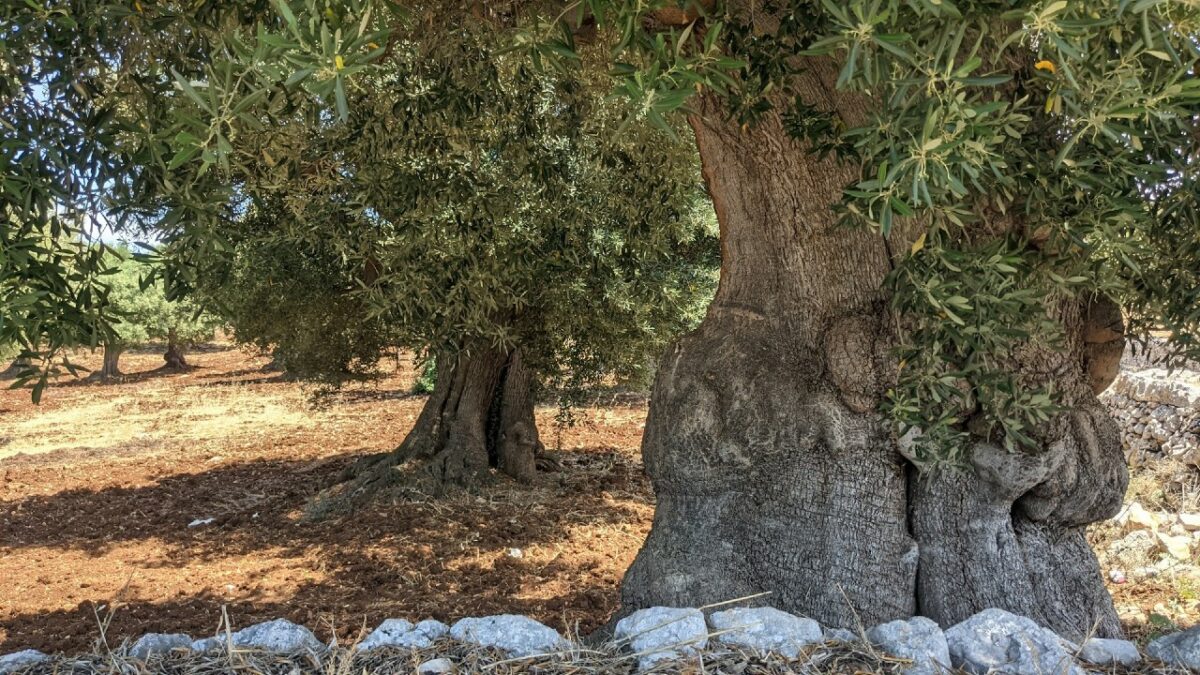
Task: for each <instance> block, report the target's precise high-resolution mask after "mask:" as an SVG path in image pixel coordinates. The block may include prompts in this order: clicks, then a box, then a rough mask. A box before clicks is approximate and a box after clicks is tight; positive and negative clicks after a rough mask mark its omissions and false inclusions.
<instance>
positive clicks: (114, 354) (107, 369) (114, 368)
mask: <svg viewBox="0 0 1200 675" xmlns="http://www.w3.org/2000/svg"><path fill="white" fill-rule="evenodd" d="M124 351H125V348H124V347H121V346H118V345H104V362H103V364H102V365H101V366H100V371H99V372H98V373H96V375H97V376H98V377H99V378H100V379H102V380H107V379H111V378H114V377H120V376H121V368H120V367H119V364H120V360H121V353H122V352H124Z"/></svg>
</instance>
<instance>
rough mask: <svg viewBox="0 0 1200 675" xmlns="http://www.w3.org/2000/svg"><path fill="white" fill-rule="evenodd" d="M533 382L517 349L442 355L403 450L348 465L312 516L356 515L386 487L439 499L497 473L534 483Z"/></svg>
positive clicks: (537, 442)
mask: <svg viewBox="0 0 1200 675" xmlns="http://www.w3.org/2000/svg"><path fill="white" fill-rule="evenodd" d="M535 384H536V383H535V381H534V378H533V376H532V373H531V372H530V371H529V369H528V368H527V367H526V365H525V362H524V359H523V358H522V355H521V352H520V350H519V349H518V350H511V351H508V350H500V349H495V348H492V347H476V348H474V349H470V350H465V351H463V352H461V353H459V354H453V355H441V356H439V357H438V359H437V384H436V385H435V387H434V390H433V393H431V394H430V395H429V398H428V400H427V401H426V402H425V406H424V407H423V408H422V409H421V414H420V415H419V416H418V417H417V421H416V423H415V424H414V425H413V428H412V430H411V431H410V432H409V433H408V436H406V437H405V439H404V441H403V443H401V444H400V447H398V448H397V449H396V450H394V451H393V452H390V453H386V454H384V455H380V456H376V457H373V458H369V459H368V461H365V462H361V463H359V464H357V465H355V466H353V467H351V468H350V469H349V470H348V471H347V472H346V473H345V474H344V475H343V476H342V477H341V482H340V483H339V484H338V485H336V486H334V487H333V488H331V489H330V490H326V491H325V492H324V493H322V494H321V495H320V496H318V498H317V499H316V500H315V501H314V503H313V505H312V507H311V508H310V515H312V516H316V517H320V516H322V515H324V514H325V513H328V512H333V511H341V510H348V509H352V508H354V507H355V506H356V505H358V504H360V503H361V502H362V501H364V500H365V499H366V498H367V497H369V496H371V495H372V494H373V493H375V492H376V491H378V490H380V489H382V488H388V487H394V488H403V489H411V490H414V491H418V492H421V493H425V494H434V495H437V494H441V493H443V492H445V491H446V490H447V489H449V488H454V487H469V486H473V485H478V484H480V483H483V482H485V481H486V480H487V479H488V477H489V476H490V473H491V470H492V469H495V470H497V471H499V472H500V473H503V474H505V475H507V476H509V477H511V478H513V479H516V480H517V481H520V482H529V481H532V480H533V478H534V476H535V466H536V464H535V462H536V455H537V452H538V451H539V450H540V449H541V448H542V445H541V442H540V440H539V438H538V432H537V425H536V424H535V422H534V387H535Z"/></svg>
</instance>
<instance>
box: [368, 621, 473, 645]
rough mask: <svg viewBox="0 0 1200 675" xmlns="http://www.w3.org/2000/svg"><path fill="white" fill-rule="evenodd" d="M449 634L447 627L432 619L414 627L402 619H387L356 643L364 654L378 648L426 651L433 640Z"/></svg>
mask: <svg viewBox="0 0 1200 675" xmlns="http://www.w3.org/2000/svg"><path fill="white" fill-rule="evenodd" d="M449 632H450V627H449V626H447V625H446V624H444V623H442V622H441V621H435V620H433V619H426V620H424V621H422V622H420V623H418V624H417V625H415V626H414V625H412V623H411V622H408V621H405V620H404V619H387V620H386V621H384V622H383V623H381V624H379V627H378V628H376V629H375V630H373V631H371V634H370V635H368V636H367V637H365V638H363V641H362V642H360V643H358V650H359V651H364V652H365V651H367V650H370V649H378V648H379V647H395V648H398V649H428V648H429V647H431V646H433V642H434V640H437V639H438V638H441V637H444V636H445V635H446V634H447V633H449Z"/></svg>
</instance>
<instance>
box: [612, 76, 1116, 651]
mask: <svg viewBox="0 0 1200 675" xmlns="http://www.w3.org/2000/svg"><path fill="white" fill-rule="evenodd" d="M826 75H828V74H826ZM809 77H810V78H811V80H812V81H811V82H810V83H809V84H810V90H811V91H812V92H814V94H813V95H812V99H811V100H810V101H809V102H810V104H812V105H816V106H818V107H819V108H820V109H822V110H825V111H827V112H829V113H831V114H837V115H840V116H841V117H842V118H843V119H845V120H846V121H847V122H848V123H851V124H856V123H858V122H859V121H861V120H862V119H863V111H862V108H861V106H860V105H858V104H857V102H856V101H854V100H852V99H850V98H848V97H846V96H845V95H843V94H840V93H834V87H833V86H831V81H827V80H829V78H828V77H822V76H821V75H817V74H810V75H809ZM692 126H693V129H694V131H695V134H696V140H697V143H698V146H699V149H700V155H701V158H702V160H703V168H704V176H705V180H706V182H707V185H708V188H709V191H710V193H711V196H712V199H713V203H714V206H715V208H716V211H717V216H718V220H719V222H720V226H721V239H722V254H723V258H722V268H721V280H720V287H719V290H718V292H717V295H716V297H715V299H714V301H713V303H712V305H711V307H710V308H709V310H708V313H707V316H706V317H705V319H704V321H703V322H702V323H701V324H700V326H699V328H697V329H696V330H695V331H694V332H693V333H691V334H689V335H687V336H685V337H683V338H682V339H680V340H679V341H678V342H677V343H676V344H675V345H674V346H673V347H672V348H671V349H669V350H668V353H667V354H666V355H665V356H664V358H663V360H662V363H661V366H660V368H659V370H658V375H657V379H656V382H655V385H654V394H653V397H652V400H651V405H650V412H649V417H648V419H647V421H646V429H645V436H644V438H643V446H642V453H643V458H644V461H645V466H646V471H647V473H648V474H649V475H650V477H651V479H652V481H653V485H654V489H655V492H656V495H657V500H658V505H657V510H656V512H655V517H654V525H653V528H652V530H651V532H650V535H649V537H648V539H647V541H646V543H645V545H644V547H643V549H642V550H641V552H640V553H639V555H638V556H637V559H636V560H635V561H634V563H633V565H632V567H631V568H630V569H629V571H628V573H627V575H626V577H625V581H624V584H623V587H622V599H623V603H624V611H626V612H628V611H632V610H634V609H637V608H640V607H647V606H655V605H666V606H682V607H695V606H701V605H706V604H709V603H713V602H718V601H723V600H729V599H734V598H740V597H744V596H748V595H752V594H756V593H764V592H765V593H769V594H770V595H769V596H766V597H764V598H763V599H760V600H758V601H756V602H758V603H762V604H770V605H774V606H776V607H779V608H782V609H784V610H788V611H792V612H796V613H798V614H802V615H806V616H810V617H812V618H815V619H817V620H819V621H821V622H822V623H824V624H827V625H832V626H842V627H848V628H854V627H856V624H857V622H858V621H860V620H861V622H862V623H864V624H866V625H867V626H870V625H873V624H877V623H880V622H884V621H889V620H892V619H897V618H905V617H909V616H913V615H917V614H920V615H925V616H928V617H930V618H933V619H934V620H936V621H938V622H939V623H941V624H942V625H943V626H948V625H951V624H954V623H956V622H958V621H961V620H963V619H965V618H967V617H968V616H970V615H971V614H973V613H975V612H977V611H979V610H982V609H984V608H988V607H1001V608H1005V609H1008V610H1010V611H1014V612H1017V613H1020V614H1024V615H1026V616H1029V617H1032V618H1034V619H1035V620H1037V621H1039V622H1041V623H1042V624H1043V625H1046V626H1048V627H1051V628H1053V629H1054V630H1056V631H1058V632H1059V633H1061V634H1062V635H1065V636H1069V637H1073V638H1080V637H1083V636H1084V635H1085V634H1089V633H1090V632H1091V631H1092V629H1093V628H1095V629H1096V634H1097V635H1101V636H1111V635H1117V634H1118V633H1119V632H1120V626H1119V624H1118V622H1117V618H1116V615H1115V612H1114V610H1113V606H1112V602H1111V600H1110V598H1109V596H1108V594H1107V592H1106V590H1105V588H1104V585H1103V582H1102V579H1101V575H1100V571H1099V567H1098V565H1097V562H1096V558H1095V556H1094V555H1093V553H1092V551H1091V550H1090V549H1089V547H1088V545H1087V542H1086V540H1085V538H1084V528H1085V527H1086V526H1087V525H1088V523H1091V522H1094V521H1096V520H1099V519H1102V518H1106V517H1110V516H1111V515H1113V514H1114V513H1115V512H1116V510H1117V509H1118V508H1119V505H1120V503H1121V498H1122V495H1123V493H1124V489H1125V484H1126V481H1127V475H1126V471H1125V466H1124V461H1123V456H1122V453H1121V449H1120V444H1119V440H1118V434H1117V429H1116V427H1115V425H1114V423H1113V422H1112V421H1111V420H1110V419H1109V417H1108V416H1107V415H1106V413H1105V411H1104V409H1103V408H1102V407H1101V405H1100V404H1099V402H1098V401H1097V399H1096V397H1095V393H1094V392H1095V391H1097V389H1096V388H1097V387H1099V388H1103V386H1104V385H1106V384H1107V381H1105V380H1106V378H1107V379H1108V380H1111V375H1110V374H1108V373H1107V371H1111V370H1112V359H1111V358H1110V357H1111V354H1112V353H1113V351H1114V349H1115V351H1116V353H1117V354H1118V358H1119V351H1120V330H1119V315H1118V316H1117V319H1116V324H1117V325H1116V327H1115V329H1113V325H1112V324H1113V321H1112V315H1113V312H1111V311H1108V312H1107V313H1105V312H1103V311H1097V312H1092V313H1089V312H1088V311H1087V308H1085V307H1076V306H1065V307H1064V308H1063V310H1062V312H1060V314H1061V316H1060V318H1061V319H1062V320H1063V321H1064V323H1065V324H1066V325H1067V326H1068V330H1069V332H1070V335H1069V337H1068V340H1067V345H1066V348H1065V349H1064V350H1063V351H1056V352H1050V351H1044V352H1043V351H1037V350H1033V349H1030V350H1028V353H1022V354H1015V355H1013V367H1014V369H1015V370H1017V371H1019V372H1021V373H1028V374H1030V375H1031V376H1033V375H1034V374H1037V375H1038V376H1043V375H1045V376H1049V377H1053V378H1054V380H1055V384H1056V388H1057V390H1059V391H1061V392H1063V393H1064V400H1065V401H1066V403H1067V404H1068V405H1069V406H1070V410H1069V411H1068V412H1067V413H1066V414H1065V415H1063V416H1062V417H1061V418H1060V419H1059V420H1056V421H1055V422H1054V423H1053V424H1052V425H1049V428H1047V429H1045V430H1043V435H1044V437H1045V438H1046V439H1047V442H1046V444H1045V447H1044V449H1043V451H1042V452H1041V453H1040V454H1037V455H1036V456H1024V455H1022V456H1017V455H1014V454H1011V453H1008V452H1005V451H1004V450H1002V449H1001V448H999V447H997V446H995V445H994V444H992V443H989V442H988V441H986V440H983V439H979V440H978V441H977V442H976V443H975V444H974V446H973V449H972V451H971V453H970V457H969V461H968V466H967V467H966V468H964V469H962V470H955V471H951V470H945V471H940V472H936V473H926V474H921V473H918V472H917V471H916V470H915V468H914V466H913V465H912V464H910V463H909V462H908V461H907V460H906V458H905V456H904V454H903V452H902V448H901V446H900V444H899V443H898V441H897V440H896V439H895V438H894V435H893V434H892V432H891V428H890V425H889V424H888V423H887V422H886V421H885V420H884V419H883V418H882V417H881V415H880V414H879V413H878V412H876V410H877V407H878V405H879V402H880V398H881V396H882V395H883V394H884V392H885V391H886V389H887V387H888V386H889V385H890V383H892V382H893V381H894V378H895V373H896V364H895V362H894V358H893V357H892V356H891V347H892V345H893V344H894V342H893V340H892V334H891V329H890V327H891V326H892V325H893V318H892V317H891V316H890V315H889V312H888V302H887V301H888V299H887V297H886V295H885V292H884V290H883V289H882V282H883V280H884V277H885V275H886V274H887V273H888V271H889V269H890V265H891V262H890V261H891V253H890V251H889V248H890V249H891V250H906V249H897V246H898V245H899V246H903V245H904V242H902V241H894V242H891V245H890V246H889V242H886V241H885V240H884V239H883V238H882V237H881V236H880V235H879V234H878V233H877V232H871V231H867V230H865V229H857V230H855V229H846V228H842V227H839V226H838V225H837V223H836V216H835V215H834V212H833V209H832V207H833V206H834V205H835V204H836V203H837V202H838V201H839V199H840V198H841V192H842V189H843V188H844V187H845V186H847V185H848V184H850V183H851V182H853V181H854V180H855V179H856V178H857V169H856V167H853V166H850V165H847V164H845V163H841V162H839V161H837V160H835V159H825V160H818V159H817V158H815V157H814V156H813V155H811V154H809V153H807V152H806V151H805V149H804V148H803V147H800V146H799V145H798V144H797V143H796V142H794V141H793V140H791V139H790V138H789V137H788V135H787V134H786V132H785V131H784V129H783V126H782V124H781V123H780V120H779V119H777V118H775V119H767V120H765V121H764V122H763V123H761V124H760V125H758V126H757V127H755V128H752V129H749V130H743V129H741V128H739V127H738V126H737V125H736V124H735V123H733V122H726V121H724V117H723V116H722V114H721V111H720V110H719V109H718V106H712V107H711V108H710V109H709V110H707V111H705V109H704V108H703V107H702V108H701V112H700V113H698V114H697V115H696V116H694V117H693V119H692ZM1097 306H1098V307H1101V308H1104V306H1103V305H1097ZM1093 314H1103V315H1104V317H1105V320H1106V321H1107V324H1105V326H1097V325H1096V324H1097V320H1096V317H1095V316H1093ZM1101 328H1107V329H1109V330H1107V332H1106V330H1102V329H1101Z"/></svg>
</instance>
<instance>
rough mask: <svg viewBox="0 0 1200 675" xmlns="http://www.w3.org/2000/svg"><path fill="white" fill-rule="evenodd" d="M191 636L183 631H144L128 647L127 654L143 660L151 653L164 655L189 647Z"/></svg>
mask: <svg viewBox="0 0 1200 675" xmlns="http://www.w3.org/2000/svg"><path fill="white" fill-rule="evenodd" d="M191 647H192V638H191V636H190V635H185V634H183V633H146V634H145V635H143V636H142V637H140V638H138V639H137V642H134V643H133V646H132V647H130V648H129V655H130V656H132V657H133V658H135V659H140V660H142V661H145V660H146V659H148V658H150V656H151V655H153V654H157V655H159V656H164V655H166V654H168V653H170V652H171V651H172V650H175V649H191Z"/></svg>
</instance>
